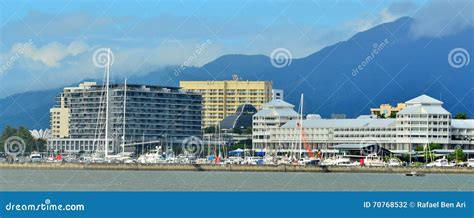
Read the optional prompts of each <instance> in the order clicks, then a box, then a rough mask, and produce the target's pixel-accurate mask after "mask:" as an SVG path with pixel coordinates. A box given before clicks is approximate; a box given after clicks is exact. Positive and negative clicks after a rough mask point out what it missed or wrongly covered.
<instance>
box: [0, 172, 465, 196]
mask: <svg viewBox="0 0 474 218" xmlns="http://www.w3.org/2000/svg"><path fill="white" fill-rule="evenodd" d="M473 178H474V175H472V174H471V175H460V174H459V175H458V174H446V175H444V174H443V175H441V174H427V175H426V176H423V177H408V176H405V175H404V174H380V173H274V172H189V171H100V170H3V169H2V170H0V191H474V179H473Z"/></svg>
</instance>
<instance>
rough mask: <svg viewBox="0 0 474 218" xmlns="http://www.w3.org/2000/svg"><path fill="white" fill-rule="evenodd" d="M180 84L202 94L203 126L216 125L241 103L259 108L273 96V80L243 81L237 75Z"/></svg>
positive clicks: (233, 111)
mask: <svg viewBox="0 0 474 218" xmlns="http://www.w3.org/2000/svg"><path fill="white" fill-rule="evenodd" d="M179 86H180V87H182V88H183V89H186V90H190V91H194V92H199V93H201V94H202V98H203V104H204V105H203V110H204V112H203V127H209V126H216V125H217V124H218V122H219V121H221V120H223V119H224V118H225V117H226V116H228V115H231V114H234V113H235V110H236V109H237V107H238V106H239V105H242V104H252V105H253V106H254V107H255V108H257V110H258V109H260V108H261V107H262V105H263V104H265V103H267V102H269V101H270V100H271V98H272V82H271V81H243V80H239V79H238V78H237V77H236V76H234V79H233V80H226V81H180V83H179Z"/></svg>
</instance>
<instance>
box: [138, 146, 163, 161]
mask: <svg viewBox="0 0 474 218" xmlns="http://www.w3.org/2000/svg"><path fill="white" fill-rule="evenodd" d="M137 162H138V163H141V164H156V163H164V162H165V159H164V158H163V155H162V154H161V146H158V147H156V149H155V150H152V151H150V152H148V153H146V154H142V155H140V156H139V157H138V159H137Z"/></svg>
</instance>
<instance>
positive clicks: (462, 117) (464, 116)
mask: <svg viewBox="0 0 474 218" xmlns="http://www.w3.org/2000/svg"><path fill="white" fill-rule="evenodd" d="M454 119H460V120H467V119H469V117H468V116H467V113H465V112H459V113H457V114H456V116H454Z"/></svg>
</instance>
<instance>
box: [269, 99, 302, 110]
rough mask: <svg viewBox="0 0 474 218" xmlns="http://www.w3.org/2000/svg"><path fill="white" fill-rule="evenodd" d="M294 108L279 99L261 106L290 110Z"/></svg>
mask: <svg viewBox="0 0 474 218" xmlns="http://www.w3.org/2000/svg"><path fill="white" fill-rule="evenodd" d="M294 107H295V106H294V105H292V104H290V103H288V102H286V101H283V100H281V99H273V100H271V101H270V102H268V103H265V104H264V105H263V108H291V109H293V108H294Z"/></svg>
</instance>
